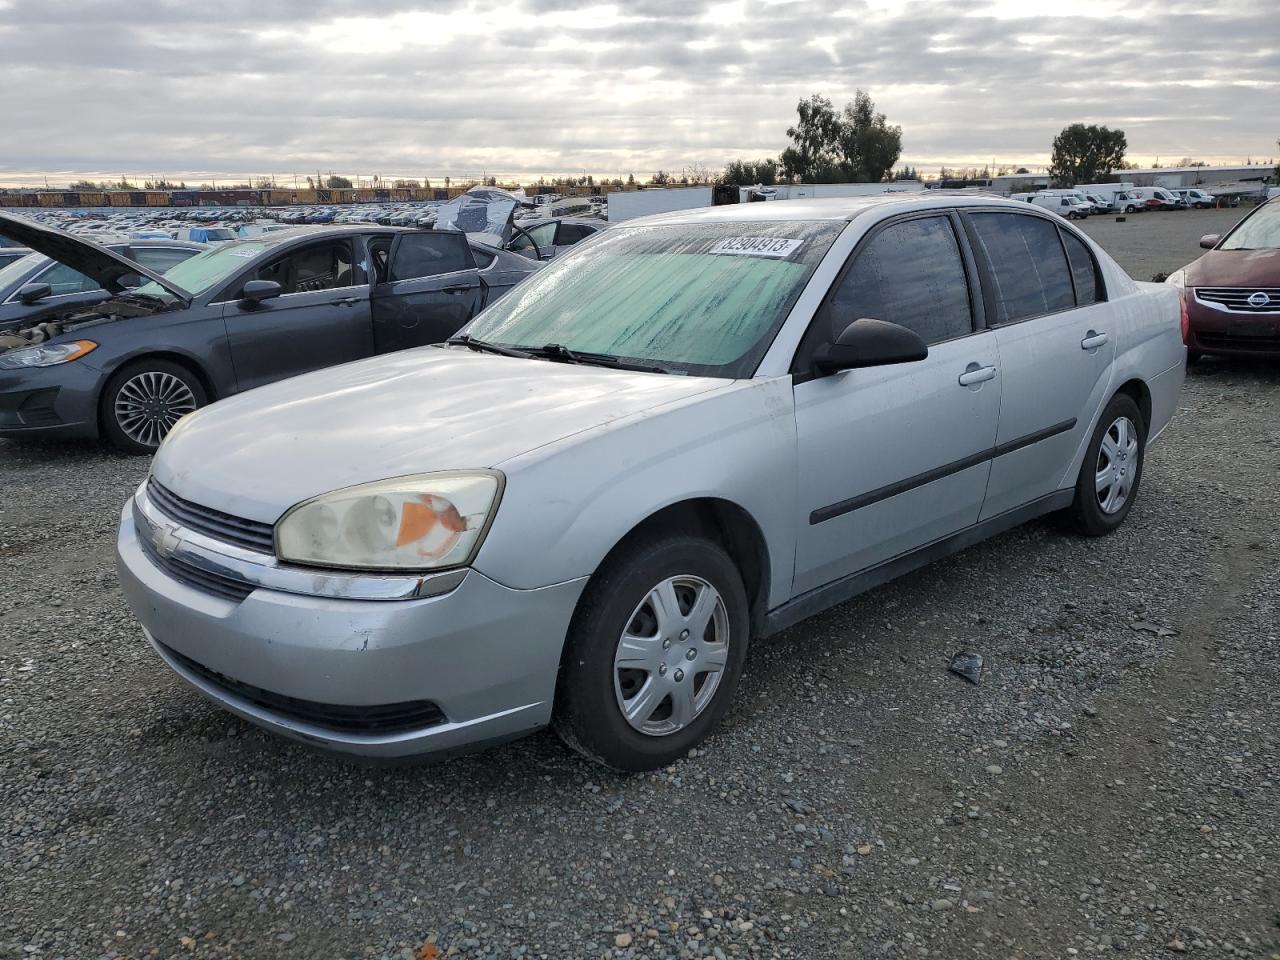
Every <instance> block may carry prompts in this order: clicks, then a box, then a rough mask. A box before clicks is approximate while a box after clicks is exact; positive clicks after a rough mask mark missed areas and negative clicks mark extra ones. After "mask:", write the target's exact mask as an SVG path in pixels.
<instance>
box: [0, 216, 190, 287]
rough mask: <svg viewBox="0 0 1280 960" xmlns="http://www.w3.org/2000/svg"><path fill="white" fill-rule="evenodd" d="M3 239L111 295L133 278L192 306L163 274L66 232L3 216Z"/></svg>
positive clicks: (1, 220)
mask: <svg viewBox="0 0 1280 960" xmlns="http://www.w3.org/2000/svg"><path fill="white" fill-rule="evenodd" d="M0 235H3V236H6V237H8V238H9V239H11V240H16V241H17V242H18V243H21V244H23V245H25V246H27V247H30V248H31V249H32V250H34V251H35V252H36V253H43V254H44V255H45V256H46V257H49V258H50V259H51V260H57V261H58V262H59V263H65V264H66V265H67V266H68V267H70V268H71V269H72V270H79V271H80V272H81V273H83V274H84V275H85V276H86V277H88V278H89V279H91V280H93V281H94V282H95V283H97V284H98V286H100V287H102V289H103V290H106V291H107V292H108V293H123V292H124V291H125V290H126V289H128V288H127V287H125V286H124V285H123V284H122V283H121V282H120V281H121V280H123V279H124V278H125V277H127V276H130V275H133V276H138V277H143V278H144V279H147V280H151V281H153V282H155V283H158V284H160V286H162V287H164V288H165V289H166V290H168V291H169V292H170V293H172V294H173V295H174V296H175V297H178V298H179V299H181V300H183V301H185V302H186V303H190V302H191V294H189V293H187V292H186V291H185V290H183V289H182V288H181V287H179V286H176V285H174V284H173V283H171V282H169V281H168V280H165V278H164V277H162V276H161V275H160V274H158V273H154V272H152V271H150V270H148V269H147V268H146V267H144V266H143V265H142V264H140V263H134V262H133V261H132V260H130V259H129V258H128V257H122V256H120V254H118V253H113V252H112V251H110V250H108V249H107V248H106V247H102V246H99V245H98V244H96V243H94V242H93V241H92V240H85V239H84V238H83V237H77V236H73V235H72V234H69V233H67V232H66V231H64V230H55V229H53V228H52V227H46V226H44V225H42V224H39V223H36V222H35V221H34V220H28V219H27V218H26V217H19V216H15V215H13V214H9V213H0Z"/></svg>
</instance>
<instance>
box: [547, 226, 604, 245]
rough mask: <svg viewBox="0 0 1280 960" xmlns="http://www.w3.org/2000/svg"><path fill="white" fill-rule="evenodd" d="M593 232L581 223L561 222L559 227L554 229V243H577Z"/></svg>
mask: <svg viewBox="0 0 1280 960" xmlns="http://www.w3.org/2000/svg"><path fill="white" fill-rule="evenodd" d="M593 233H595V231H594V230H592V229H591V228H590V227H588V226H587V225H586V224H583V223H563V222H562V223H561V224H560V229H559V230H557V231H556V244H557V245H558V246H562V247H567V246H571V245H573V244H575V243H577V242H578V241H579V240H585V239H587V237H589V236H591V235H592V234H593Z"/></svg>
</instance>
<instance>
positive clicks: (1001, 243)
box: [964, 211, 1116, 519]
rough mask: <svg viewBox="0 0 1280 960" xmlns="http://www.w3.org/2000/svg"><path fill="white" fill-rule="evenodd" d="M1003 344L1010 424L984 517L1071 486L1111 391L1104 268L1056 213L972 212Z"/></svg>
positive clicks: (1004, 422)
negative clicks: (1076, 465) (1072, 474)
mask: <svg viewBox="0 0 1280 960" xmlns="http://www.w3.org/2000/svg"><path fill="white" fill-rule="evenodd" d="M964 219H965V221H966V224H967V229H968V231H969V234H970V236H971V237H972V239H973V248H974V253H975V255H976V257H977V258H978V261H979V264H980V265H981V266H982V267H983V273H984V289H983V299H984V301H985V303H986V307H987V323H988V324H989V325H990V326H991V327H992V328H993V329H994V330H995V335H996V340H997V343H998V344H999V348H1000V372H1001V376H1002V379H1003V388H1002V390H1001V399H1000V429H999V431H998V432H997V434H996V456H995V458H994V460H993V461H992V467H991V481H990V483H989V484H988V487H987V497H986V501H985V503H984V504H983V507H982V517H983V519H986V518H988V517H992V516H996V515H998V514H1001V513H1004V512H1006V511H1008V510H1012V509H1014V508H1016V507H1019V506H1022V505H1023V504H1026V503H1030V502H1032V501H1034V500H1038V499H1040V498H1041V497H1045V496H1048V495H1049V494H1051V493H1053V492H1054V491H1056V490H1059V489H1062V488H1063V487H1064V485H1065V486H1070V485H1071V484H1072V483H1073V482H1074V480H1075V478H1074V477H1069V476H1068V470H1069V468H1070V466H1071V463H1072V461H1073V460H1074V458H1075V454H1076V451H1077V450H1079V448H1080V446H1081V444H1083V442H1084V440H1085V437H1086V436H1087V435H1088V433H1089V431H1090V430H1091V428H1092V423H1093V417H1094V415H1095V414H1096V413H1097V411H1098V409H1099V407H1100V406H1101V405H1102V403H1103V401H1104V400H1105V399H1106V397H1107V396H1108V390H1109V385H1110V380H1111V369H1112V361H1113V360H1114V358H1115V354H1116V342H1115V337H1116V331H1115V330H1113V329H1112V321H1113V319H1114V317H1113V315H1112V314H1111V312H1110V308H1109V307H1108V305H1107V304H1106V303H1105V300H1106V291H1105V290H1104V289H1103V285H1102V277H1101V273H1100V271H1099V270H1098V265H1097V262H1096V261H1095V260H1094V257H1093V254H1092V253H1091V252H1090V251H1089V248H1088V247H1087V246H1086V244H1085V243H1084V241H1083V240H1081V239H1080V238H1079V237H1078V236H1077V235H1076V234H1075V232H1074V231H1073V230H1071V229H1070V228H1068V227H1065V226H1064V225H1061V224H1057V223H1054V222H1053V221H1052V220H1050V219H1048V218H1046V217H1037V216H1035V215H1034V214H1023V213H1015V212H1011V211H1009V212H1006V211H1000V212H995V211H992V212H979V213H968V214H965V215H964Z"/></svg>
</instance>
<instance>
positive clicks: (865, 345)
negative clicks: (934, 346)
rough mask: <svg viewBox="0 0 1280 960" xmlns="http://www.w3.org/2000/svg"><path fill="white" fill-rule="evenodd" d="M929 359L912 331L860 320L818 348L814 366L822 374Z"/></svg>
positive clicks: (882, 321) (883, 322)
mask: <svg viewBox="0 0 1280 960" xmlns="http://www.w3.org/2000/svg"><path fill="white" fill-rule="evenodd" d="M927 356H929V348H928V347H927V346H926V345H925V342H924V341H923V340H921V339H920V335H919V334H917V333H916V332H915V331H914V330H908V329H907V328H906V327H903V326H899V325H898V324H896V323H889V322H888V321H886V320H872V319H871V318H869V317H863V318H862V319H861V320H855V321H853V323H851V324H849V325H848V326H847V327H845V328H844V332H843V333H842V334H840V336H838V337H837V338H836V342H835V343H828V344H824V345H823V346H821V347H819V348H818V351H817V353H816V354H815V355H814V358H813V363H814V366H816V367H817V368H818V370H820V371H821V372H822V373H835V372H836V371H838V370H853V369H856V368H858V367H882V366H885V365H887V364H890V363H913V362H915V361H916V360H923V359H925V358H926V357H927Z"/></svg>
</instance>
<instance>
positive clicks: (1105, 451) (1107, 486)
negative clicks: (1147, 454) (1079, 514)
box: [1094, 417, 1138, 514]
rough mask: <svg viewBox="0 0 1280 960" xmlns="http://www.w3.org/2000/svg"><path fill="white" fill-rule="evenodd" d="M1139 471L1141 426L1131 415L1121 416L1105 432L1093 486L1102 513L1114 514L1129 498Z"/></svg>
mask: <svg viewBox="0 0 1280 960" xmlns="http://www.w3.org/2000/svg"><path fill="white" fill-rule="evenodd" d="M1137 471H1138V430H1137V428H1136V427H1135V426H1134V425H1133V421H1132V420H1130V419H1129V418H1128V417H1118V418H1116V419H1115V420H1114V421H1112V423H1111V426H1109V427H1107V432H1106V433H1104V434H1103V435H1102V444H1101V446H1100V447H1099V449H1098V463H1097V466H1096V468H1095V470H1094V490H1095V491H1096V492H1097V495H1098V506H1099V507H1100V508H1101V509H1102V512H1103V513H1106V514H1114V513H1119V512H1120V510H1121V509H1122V508H1123V507H1124V505H1125V504H1126V503H1127V502H1128V500H1129V494H1130V493H1131V492H1132V491H1133V483H1134V480H1135V479H1136V478H1137Z"/></svg>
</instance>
